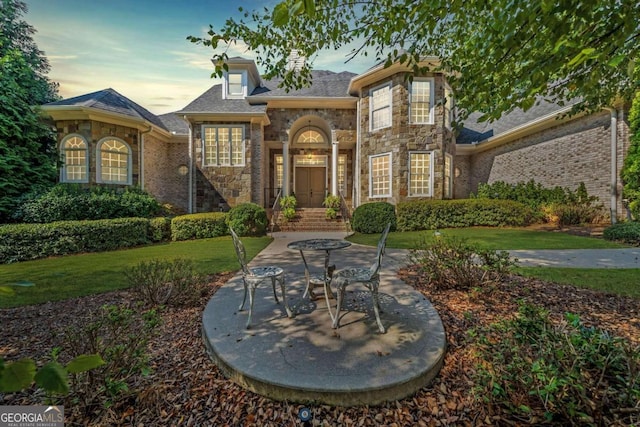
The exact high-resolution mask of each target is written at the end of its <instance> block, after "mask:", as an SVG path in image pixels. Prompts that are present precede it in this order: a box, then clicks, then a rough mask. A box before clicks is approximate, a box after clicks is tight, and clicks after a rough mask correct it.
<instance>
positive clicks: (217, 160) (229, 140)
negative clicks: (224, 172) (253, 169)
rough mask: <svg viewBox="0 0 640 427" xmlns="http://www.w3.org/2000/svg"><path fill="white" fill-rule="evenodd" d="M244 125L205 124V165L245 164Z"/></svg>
mask: <svg viewBox="0 0 640 427" xmlns="http://www.w3.org/2000/svg"><path fill="white" fill-rule="evenodd" d="M243 132H244V128H243V127H242V126H203V132H202V133H203V137H204V164H205V166H244V137H243Z"/></svg>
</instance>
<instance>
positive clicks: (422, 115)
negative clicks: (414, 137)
mask: <svg viewBox="0 0 640 427" xmlns="http://www.w3.org/2000/svg"><path fill="white" fill-rule="evenodd" d="M433 82H434V80H433V79H432V78H427V79H420V78H416V79H414V80H413V82H411V92H410V104H409V118H410V122H411V123H414V124H433V123H434V121H433V115H434V108H433V104H434V102H433V100H434V96H433Z"/></svg>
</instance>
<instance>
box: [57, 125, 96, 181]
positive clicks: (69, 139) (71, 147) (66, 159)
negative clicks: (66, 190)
mask: <svg viewBox="0 0 640 427" xmlns="http://www.w3.org/2000/svg"><path fill="white" fill-rule="evenodd" d="M60 157H61V161H62V170H61V171H60V181H61V182H89V146H88V145H87V141H85V140H84V138H83V137H81V136H80V135H67V136H66V137H65V138H64V139H63V140H62V143H61V144H60Z"/></svg>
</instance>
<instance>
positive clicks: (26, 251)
mask: <svg viewBox="0 0 640 427" xmlns="http://www.w3.org/2000/svg"><path fill="white" fill-rule="evenodd" d="M148 233H149V220H148V219H146V218H119V219H101V220H96V221H59V222H52V223H48V224H7V225H4V226H2V227H0V263H3V264H6V263H10V262H16V261H26V260H31V259H38V258H46V257H49V256H59V255H68V254H74V253H80V252H103V251H112V250H116V249H122V248H129V247H133V246H140V245H144V244H147V243H148V241H149V240H148Z"/></svg>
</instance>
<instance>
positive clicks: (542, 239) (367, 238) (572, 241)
mask: <svg viewBox="0 0 640 427" xmlns="http://www.w3.org/2000/svg"><path fill="white" fill-rule="evenodd" d="M438 232H440V233H441V235H442V236H454V237H456V238H461V239H466V240H467V242H468V243H471V244H477V245H479V246H481V247H483V248H486V249H494V250H515V249H604V248H624V247H626V246H624V245H621V244H619V243H614V242H610V241H608V240H603V239H597V238H593V237H581V236H574V235H570V234H567V233H560V232H550V231H534V230H527V229H522V228H492V227H470V228H447V229H442V230H438ZM379 237H380V236H379V235H378V234H359V233H356V234H354V235H353V236H351V237H349V239H348V240H350V241H351V242H353V243H359V244H362V245H370V246H375V245H376V244H377V242H378V238H379ZM434 238H435V237H434V230H427V231H409V232H402V233H400V232H395V233H389V237H388V238H387V246H388V247H390V248H398V249H412V248H415V247H416V243H417V242H420V241H422V240H425V239H426V240H427V241H428V240H432V239H434Z"/></svg>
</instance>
